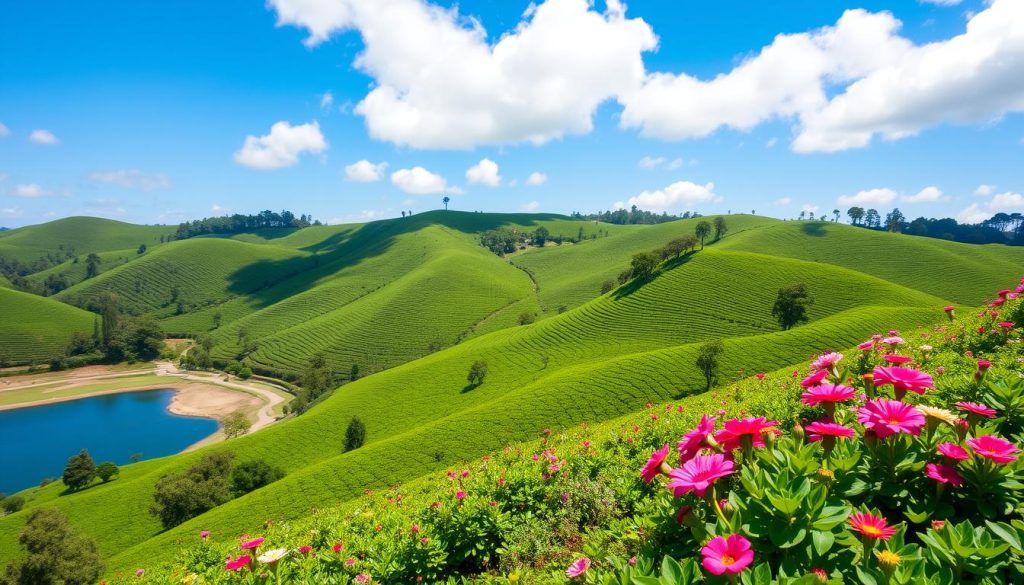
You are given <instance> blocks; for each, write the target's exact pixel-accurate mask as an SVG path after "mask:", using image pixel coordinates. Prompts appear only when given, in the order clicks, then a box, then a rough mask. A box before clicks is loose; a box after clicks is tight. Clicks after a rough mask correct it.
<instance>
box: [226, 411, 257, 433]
mask: <svg viewBox="0 0 1024 585" xmlns="http://www.w3.org/2000/svg"><path fill="white" fill-rule="evenodd" d="M250 426H252V423H250V422H249V417H247V416H245V413H244V412H242V411H240V410H236V411H235V412H232V413H230V414H228V415H226V416H225V417H224V418H222V419H220V428H221V430H223V431H224V436H225V437H227V438H229V439H234V438H235V437H241V436H242V435H244V434H245V433H247V432H249V427H250Z"/></svg>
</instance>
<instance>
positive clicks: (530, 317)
mask: <svg viewBox="0 0 1024 585" xmlns="http://www.w3.org/2000/svg"><path fill="white" fill-rule="evenodd" d="M536 320H537V315H536V313H533V312H531V311H523V312H522V313H520V314H519V324H520V325H529V324H530V323H533V322H534V321H536Z"/></svg>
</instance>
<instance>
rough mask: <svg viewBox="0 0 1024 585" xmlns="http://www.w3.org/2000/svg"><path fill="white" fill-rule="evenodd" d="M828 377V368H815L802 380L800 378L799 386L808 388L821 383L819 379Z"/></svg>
mask: <svg viewBox="0 0 1024 585" xmlns="http://www.w3.org/2000/svg"><path fill="white" fill-rule="evenodd" d="M827 377H828V370H817V371H815V372H813V373H812V374H811V375H810V376H807V377H806V378H804V379H803V380H800V386H801V387H803V388H810V387H812V386H817V385H818V384H821V381H822V380H824V379H825V378H827Z"/></svg>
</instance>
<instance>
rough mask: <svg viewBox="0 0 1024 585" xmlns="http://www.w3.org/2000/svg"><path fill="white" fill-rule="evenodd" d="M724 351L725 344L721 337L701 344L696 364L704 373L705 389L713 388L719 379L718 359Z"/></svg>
mask: <svg viewBox="0 0 1024 585" xmlns="http://www.w3.org/2000/svg"><path fill="white" fill-rule="evenodd" d="M724 352H725V345H723V344H722V340H721V339H713V340H711V341H708V342H707V343H705V344H704V345H702V346H700V351H699V352H698V353H697V361H696V364H697V367H698V368H699V369H700V371H701V373H702V374H704V381H705V387H704V389H705V390H711V387H712V386H713V385H714V384H715V382H716V381H718V359H719V358H720V357H721V355H722V353H724Z"/></svg>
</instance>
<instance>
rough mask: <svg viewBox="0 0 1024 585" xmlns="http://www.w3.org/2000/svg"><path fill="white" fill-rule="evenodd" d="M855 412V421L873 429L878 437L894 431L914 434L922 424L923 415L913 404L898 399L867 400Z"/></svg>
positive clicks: (883, 436) (892, 433) (919, 429)
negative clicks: (856, 413)
mask: <svg viewBox="0 0 1024 585" xmlns="http://www.w3.org/2000/svg"><path fill="white" fill-rule="evenodd" d="M857 412H858V415H857V422H859V423H860V424H862V425H864V427H865V428H868V429H871V430H872V431H874V433H875V435H877V436H878V438H879V439H884V438H886V437H888V436H890V435H895V434H896V433H907V434H910V435H915V436H916V435H919V434H920V433H921V427H923V426H924V415H923V414H921V412H920V411H919V410H917V409H916V408H914V407H913V406H910V405H909V404H904V403H903V402H900V401H898V400H887V399H885V398H880V399H877V400H869V401H868V402H867V404H865V405H864V406H862V407H860V408H858V409H857Z"/></svg>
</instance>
